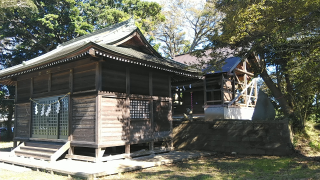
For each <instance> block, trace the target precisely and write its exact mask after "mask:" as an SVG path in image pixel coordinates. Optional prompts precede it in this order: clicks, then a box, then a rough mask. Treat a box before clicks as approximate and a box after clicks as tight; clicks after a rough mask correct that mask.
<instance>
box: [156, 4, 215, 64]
mask: <svg viewBox="0 0 320 180" xmlns="http://www.w3.org/2000/svg"><path fill="white" fill-rule="evenodd" d="M163 6H164V8H163V14H164V15H165V17H166V21H165V22H164V23H162V24H160V25H159V27H158V28H157V31H156V32H155V36H156V38H157V39H158V40H159V41H161V42H163V43H162V44H163V46H162V47H161V48H162V50H163V51H164V53H165V55H166V56H169V57H171V58H174V56H175V55H179V54H182V53H188V52H192V51H193V50H194V49H195V48H199V47H200V46H202V45H204V44H205V43H206V42H207V36H209V35H210V34H212V33H214V32H215V31H214V29H215V26H214V25H215V24H217V22H218V21H219V19H220V18H219V17H220V16H218V14H217V12H216V11H215V8H214V3H211V2H205V1H196V0H173V1H164V2H163Z"/></svg>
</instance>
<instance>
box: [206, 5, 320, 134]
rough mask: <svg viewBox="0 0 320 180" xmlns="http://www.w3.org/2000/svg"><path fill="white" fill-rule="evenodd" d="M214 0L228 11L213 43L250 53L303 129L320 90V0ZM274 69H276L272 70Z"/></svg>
mask: <svg viewBox="0 0 320 180" xmlns="http://www.w3.org/2000/svg"><path fill="white" fill-rule="evenodd" d="M215 4H216V7H217V9H218V10H219V11H220V13H221V15H223V21H222V22H221V24H220V25H221V29H220V31H221V32H222V33H216V34H213V35H212V36H210V37H209V39H210V45H209V46H208V47H210V48H213V49H219V48H221V47H228V48H230V49H232V50H233V54H234V55H237V56H240V57H249V58H248V60H249V63H250V64H251V66H252V67H253V68H254V71H255V74H256V75H260V76H261V77H262V78H263V80H264V81H265V85H266V86H267V87H268V88H269V90H270V93H271V94H272V95H273V97H274V101H275V102H276V103H277V104H278V105H279V109H280V110H281V111H282V113H283V115H284V116H286V117H287V118H289V119H291V120H292V123H293V125H294V126H295V127H296V128H297V129H301V128H303V126H304V122H305V121H306V120H307V119H308V116H310V114H312V113H314V112H313V110H314V108H313V106H314V100H315V97H316V96H317V95H318V94H319V83H318V82H319V78H320V76H319V73H318V72H319V70H320V69H319V67H320V64H319V62H318V60H317V59H318V58H319V45H320V44H319V42H320V41H319V40H320V29H319V24H320V18H319V17H320V14H319V13H318V11H319V9H320V1H319V0H305V1H300V0H287V1H280V0H263V1H251V0H245V1H236V0H230V1H223V0H217V1H216V3H215ZM254 56H255V57H258V58H259V59H260V60H259V61H256V60H254V58H253V57H254ZM216 57H218V58H221V57H220V56H216ZM213 59H214V60H213V62H214V61H215V60H217V58H215V57H214V56H213ZM270 67H272V69H274V70H273V71H271V72H267V68H269V70H270Z"/></svg>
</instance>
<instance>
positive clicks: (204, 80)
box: [203, 77, 207, 105]
mask: <svg viewBox="0 0 320 180" xmlns="http://www.w3.org/2000/svg"><path fill="white" fill-rule="evenodd" d="M203 102H204V103H203V104H204V105H207V83H206V77H204V78H203Z"/></svg>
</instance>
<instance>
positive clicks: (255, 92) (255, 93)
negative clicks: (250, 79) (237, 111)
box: [254, 79, 258, 105]
mask: <svg viewBox="0 0 320 180" xmlns="http://www.w3.org/2000/svg"><path fill="white" fill-rule="evenodd" d="M254 97H255V100H254V105H256V104H257V100H258V81H257V79H254Z"/></svg>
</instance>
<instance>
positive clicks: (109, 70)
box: [102, 63, 126, 93]
mask: <svg viewBox="0 0 320 180" xmlns="http://www.w3.org/2000/svg"><path fill="white" fill-rule="evenodd" d="M102 90H103V91H110V92H120V93H125V92H126V68H125V67H123V66H116V65H111V64H108V63H102Z"/></svg>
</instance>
